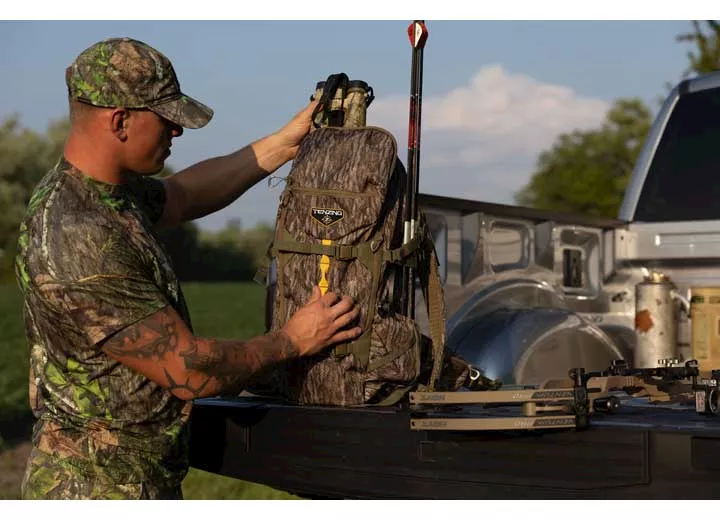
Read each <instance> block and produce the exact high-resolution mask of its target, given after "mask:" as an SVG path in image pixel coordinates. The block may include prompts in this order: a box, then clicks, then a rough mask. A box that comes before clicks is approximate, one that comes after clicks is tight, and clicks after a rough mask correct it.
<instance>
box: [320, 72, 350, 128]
mask: <svg viewBox="0 0 720 520" xmlns="http://www.w3.org/2000/svg"><path fill="white" fill-rule="evenodd" d="M324 89H325V81H319V82H318V83H317V85H316V86H315V94H314V95H313V97H312V99H313V100H316V99H320V97H321V96H322V94H323V90H324ZM345 94H346V91H345V88H344V87H342V86H340V87H338V88H337V90H335V92H334V95H333V97H332V98H331V100H330V103H329V106H328V107H327V109H326V110H325V111H323V112H321V113H320V114H318V116H317V117H318V118H319V119H320V120H316V121H315V123H316V124H317V125H318V127H323V126H343V122H344V120H345V111H344V108H343V104H344V102H345Z"/></svg>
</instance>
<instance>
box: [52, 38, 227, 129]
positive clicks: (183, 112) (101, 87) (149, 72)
mask: <svg viewBox="0 0 720 520" xmlns="http://www.w3.org/2000/svg"><path fill="white" fill-rule="evenodd" d="M65 81H66V83H67V86H68V92H69V94H70V97H71V98H72V99H76V100H78V101H81V102H84V103H89V104H91V105H94V106H98V107H123V108H147V109H149V110H152V111H153V112H155V113H156V114H158V115H160V116H162V117H164V118H166V119H169V120H170V121H172V122H173V123H176V124H178V125H180V126H182V127H185V128H201V127H203V126H205V125H206V124H207V123H208V122H209V121H210V119H211V118H212V116H213V111H212V109H211V108H210V107H208V106H206V105H204V104H202V103H200V102H199V101H197V100H195V99H193V98H191V97H189V96H186V95H185V94H183V93H182V91H181V90H180V83H179V82H178V79H177V76H176V75H175V70H174V69H173V66H172V63H170V60H169V59H168V58H167V57H166V56H164V55H163V54H162V53H160V52H158V51H157V50H155V49H153V48H152V47H150V46H149V45H147V44H146V43H143V42H141V41H138V40H133V39H131V38H109V39H106V40H103V41H101V42H98V43H95V44H93V45H92V46H90V47H88V48H87V49H85V50H84V51H83V52H81V53H80V55H79V56H78V57H77V58H76V59H75V61H74V62H73V64H72V65H70V66H69V67H68V68H67V71H66V74H65Z"/></svg>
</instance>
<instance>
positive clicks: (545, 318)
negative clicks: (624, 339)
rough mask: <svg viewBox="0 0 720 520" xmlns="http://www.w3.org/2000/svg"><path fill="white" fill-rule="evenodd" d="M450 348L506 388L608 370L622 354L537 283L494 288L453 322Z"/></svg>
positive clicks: (507, 283) (514, 282) (484, 291)
mask: <svg viewBox="0 0 720 520" xmlns="http://www.w3.org/2000/svg"><path fill="white" fill-rule="evenodd" d="M447 346H448V348H449V349H450V350H451V351H453V352H455V353H457V354H459V355H460V356H462V357H463V358H464V359H465V360H466V361H468V362H470V363H472V364H473V365H475V366H476V367H478V368H480V369H482V370H483V371H484V372H485V374H486V375H487V376H488V377H491V378H500V379H501V380H502V381H503V383H504V384H506V385H508V384H521V385H538V384H541V383H542V382H543V381H545V380H546V379H548V378H564V377H567V374H568V371H569V370H570V369H571V368H576V367H583V368H585V369H587V370H601V369H605V368H607V367H608V366H610V364H611V363H612V361H613V360H615V359H622V358H623V353H622V351H621V350H620V349H619V348H618V347H617V346H616V345H615V344H614V342H613V340H612V339H611V338H610V337H609V336H608V335H607V334H606V333H605V332H603V330H601V329H600V328H598V327H597V326H595V325H594V324H592V323H590V322H589V321H587V320H585V319H584V318H582V317H581V316H579V315H578V314H576V313H575V312H573V311H572V310H571V309H569V308H568V307H567V305H566V304H565V302H564V300H563V298H562V296H561V295H559V294H558V293H557V292H556V291H554V290H553V288H552V286H551V285H549V284H547V283H545V282H542V281H538V280H533V279H512V280H504V281H501V282H495V283H492V284H490V285H488V286H486V287H484V288H482V289H481V290H479V291H478V292H477V293H476V294H475V295H473V297H472V298H470V299H469V300H468V301H467V302H465V303H464V304H463V306H462V307H461V308H460V309H459V310H458V311H457V312H455V313H454V314H453V315H452V316H451V317H450V319H449V320H448V326H447Z"/></svg>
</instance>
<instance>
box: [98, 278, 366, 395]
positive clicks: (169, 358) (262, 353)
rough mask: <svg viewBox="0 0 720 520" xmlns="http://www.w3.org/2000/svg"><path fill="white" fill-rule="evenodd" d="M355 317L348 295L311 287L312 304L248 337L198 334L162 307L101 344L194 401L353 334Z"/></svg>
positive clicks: (235, 386)
mask: <svg viewBox="0 0 720 520" xmlns="http://www.w3.org/2000/svg"><path fill="white" fill-rule="evenodd" d="M357 316H358V309H357V308H356V307H355V306H354V305H353V304H352V303H351V301H350V300H349V298H342V299H340V300H339V301H338V298H337V296H335V295H334V294H333V293H327V294H326V295H325V296H322V297H321V296H320V290H319V289H318V288H317V287H315V288H314V289H313V296H312V298H311V300H310V302H309V303H308V304H307V305H305V306H304V307H302V308H301V309H300V310H298V312H297V313H296V314H295V315H294V316H293V317H292V318H291V319H290V321H289V322H288V323H287V325H286V326H285V327H284V328H283V329H282V330H281V331H278V332H273V333H270V334H266V335H264V336H257V337H255V338H252V339H249V340H246V341H241V340H220V339H211V338H197V337H195V336H193V334H192V333H191V332H190V330H189V329H188V328H187V326H186V325H185V323H184V322H183V320H182V318H180V316H179V315H178V314H177V313H176V312H175V311H174V310H173V309H172V308H171V307H166V308H164V309H161V310H160V311H158V312H156V313H155V314H152V315H151V316H149V317H148V318H146V319H144V320H142V321H140V322H138V323H136V324H134V325H131V326H130V327H127V328H125V329H123V330H121V331H120V332H118V333H117V334H115V335H113V336H112V337H110V338H109V339H108V340H106V341H105V342H104V343H103V344H102V348H103V351H104V352H105V353H106V354H107V355H108V356H110V357H112V358H113V359H116V360H118V361H120V362H121V363H123V364H125V365H127V366H129V367H130V368H132V369H134V370H136V371H138V372H140V373H142V374H143V375H145V376H146V377H147V378H149V379H151V380H153V381H155V382H156V383H158V384H159V385H161V386H163V387H165V388H167V389H168V390H170V391H171V392H172V393H173V394H174V395H175V396H176V397H178V398H180V399H186V400H187V399H197V398H200V397H209V396H213V395H218V394H223V393H239V392H240V391H242V389H243V388H244V387H245V385H246V384H247V382H248V380H249V379H250V378H251V377H252V376H253V375H254V374H255V373H257V372H258V371H260V370H262V369H263V368H265V367H267V366H269V365H272V364H274V363H278V362H280V361H283V360H286V359H291V358H294V357H298V356H303V355H311V354H315V353H317V352H319V351H320V350H322V349H323V348H325V347H327V346H329V345H331V344H333V343H337V342H342V341H348V340H351V339H353V338H355V337H357V336H358V335H359V334H360V329H359V328H358V327H354V328H352V329H346V327H347V326H348V325H349V324H350V323H351V322H352V321H354V320H355V318H357Z"/></svg>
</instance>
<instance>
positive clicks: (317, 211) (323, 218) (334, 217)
mask: <svg viewBox="0 0 720 520" xmlns="http://www.w3.org/2000/svg"><path fill="white" fill-rule="evenodd" d="M311 214H312V218H314V219H315V220H317V221H318V222H320V224H322V225H323V226H331V225H333V224H335V223H336V222H339V221H341V220H342V218H343V216H345V214H344V212H343V210H341V209H328V208H312V210H311Z"/></svg>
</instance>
